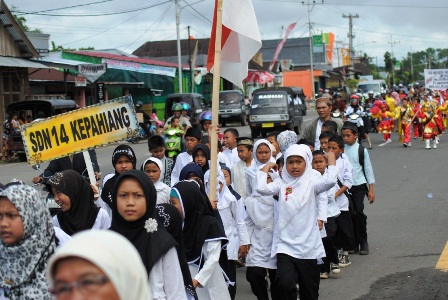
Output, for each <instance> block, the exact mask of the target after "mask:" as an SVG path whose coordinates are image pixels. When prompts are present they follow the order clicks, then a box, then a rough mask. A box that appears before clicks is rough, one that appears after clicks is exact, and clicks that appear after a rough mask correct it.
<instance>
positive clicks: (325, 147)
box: [319, 131, 335, 153]
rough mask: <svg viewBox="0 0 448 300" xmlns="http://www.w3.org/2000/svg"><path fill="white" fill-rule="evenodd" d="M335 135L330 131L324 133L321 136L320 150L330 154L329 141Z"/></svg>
mask: <svg viewBox="0 0 448 300" xmlns="http://www.w3.org/2000/svg"><path fill="white" fill-rule="evenodd" d="M333 135H335V133H332V132H330V131H322V133H321V134H320V135H319V141H320V150H322V151H324V152H325V153H327V152H328V139H329V138H330V137H332V136H333Z"/></svg>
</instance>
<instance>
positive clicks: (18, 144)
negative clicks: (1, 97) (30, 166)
mask: <svg viewBox="0 0 448 300" xmlns="http://www.w3.org/2000/svg"><path fill="white" fill-rule="evenodd" d="M75 109H77V107H76V103H75V101H73V100H65V99H48V100H25V101H19V102H14V103H11V104H9V105H8V106H7V108H6V111H7V113H8V115H10V116H11V115H12V113H13V112H16V113H18V114H19V115H20V114H21V113H22V112H24V113H25V115H26V116H31V119H32V120H33V121H35V120H36V119H44V118H49V117H52V116H55V115H59V114H62V113H66V112H68V111H71V110H75ZM9 150H10V151H12V152H13V153H16V154H17V156H18V157H19V159H20V160H21V161H26V153H25V148H24V146H23V140H22V134H21V132H20V130H15V131H11V132H10V134H9Z"/></svg>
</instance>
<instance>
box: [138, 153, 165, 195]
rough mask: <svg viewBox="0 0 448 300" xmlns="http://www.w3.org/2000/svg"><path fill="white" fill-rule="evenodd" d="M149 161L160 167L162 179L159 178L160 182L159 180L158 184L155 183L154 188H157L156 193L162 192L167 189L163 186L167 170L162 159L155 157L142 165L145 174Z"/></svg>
mask: <svg viewBox="0 0 448 300" xmlns="http://www.w3.org/2000/svg"><path fill="white" fill-rule="evenodd" d="M149 161H152V162H154V163H155V164H156V165H157V166H158V167H159V169H160V177H159V180H157V181H156V182H154V187H155V188H156V191H157V192H159V191H161V190H162V189H163V188H164V187H165V185H164V184H163V174H164V172H165V168H164V167H163V163H162V161H161V160H160V159H158V158H155V157H150V158H148V159H147V160H145V161H144V162H143V164H142V167H141V170H142V171H143V172H144V171H145V166H146V164H147V163H148V162H149Z"/></svg>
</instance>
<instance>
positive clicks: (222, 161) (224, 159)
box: [218, 152, 230, 166]
mask: <svg viewBox="0 0 448 300" xmlns="http://www.w3.org/2000/svg"><path fill="white" fill-rule="evenodd" d="M218 163H220V164H223V165H226V166H229V165H230V162H229V160H228V159H227V156H226V155H225V154H223V153H222V152H218Z"/></svg>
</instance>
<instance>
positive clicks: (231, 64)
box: [207, 0, 261, 88]
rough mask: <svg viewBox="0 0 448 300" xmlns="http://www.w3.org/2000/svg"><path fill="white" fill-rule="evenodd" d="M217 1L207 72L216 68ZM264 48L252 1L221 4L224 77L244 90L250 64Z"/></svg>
mask: <svg viewBox="0 0 448 300" xmlns="http://www.w3.org/2000/svg"><path fill="white" fill-rule="evenodd" d="M217 3H218V0H215V13H214V17H213V26H212V32H211V36H210V45H209V48H208V57H207V69H208V70H209V71H210V72H211V73H213V69H214V66H215V64H216V63H215V40H216V17H217V7H218V5H217ZM260 48H261V37H260V32H259V29H258V22H257V18H256V16H255V11H254V7H253V5H252V1H251V0H223V1H222V39H221V77H223V78H225V79H227V80H228V81H230V82H232V83H233V84H235V85H236V86H238V87H240V88H243V84H242V82H243V80H244V79H245V78H246V77H247V73H248V65H247V64H248V62H249V61H250V60H251V59H252V57H253V56H254V55H255V54H256V53H257V52H258V50H260Z"/></svg>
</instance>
